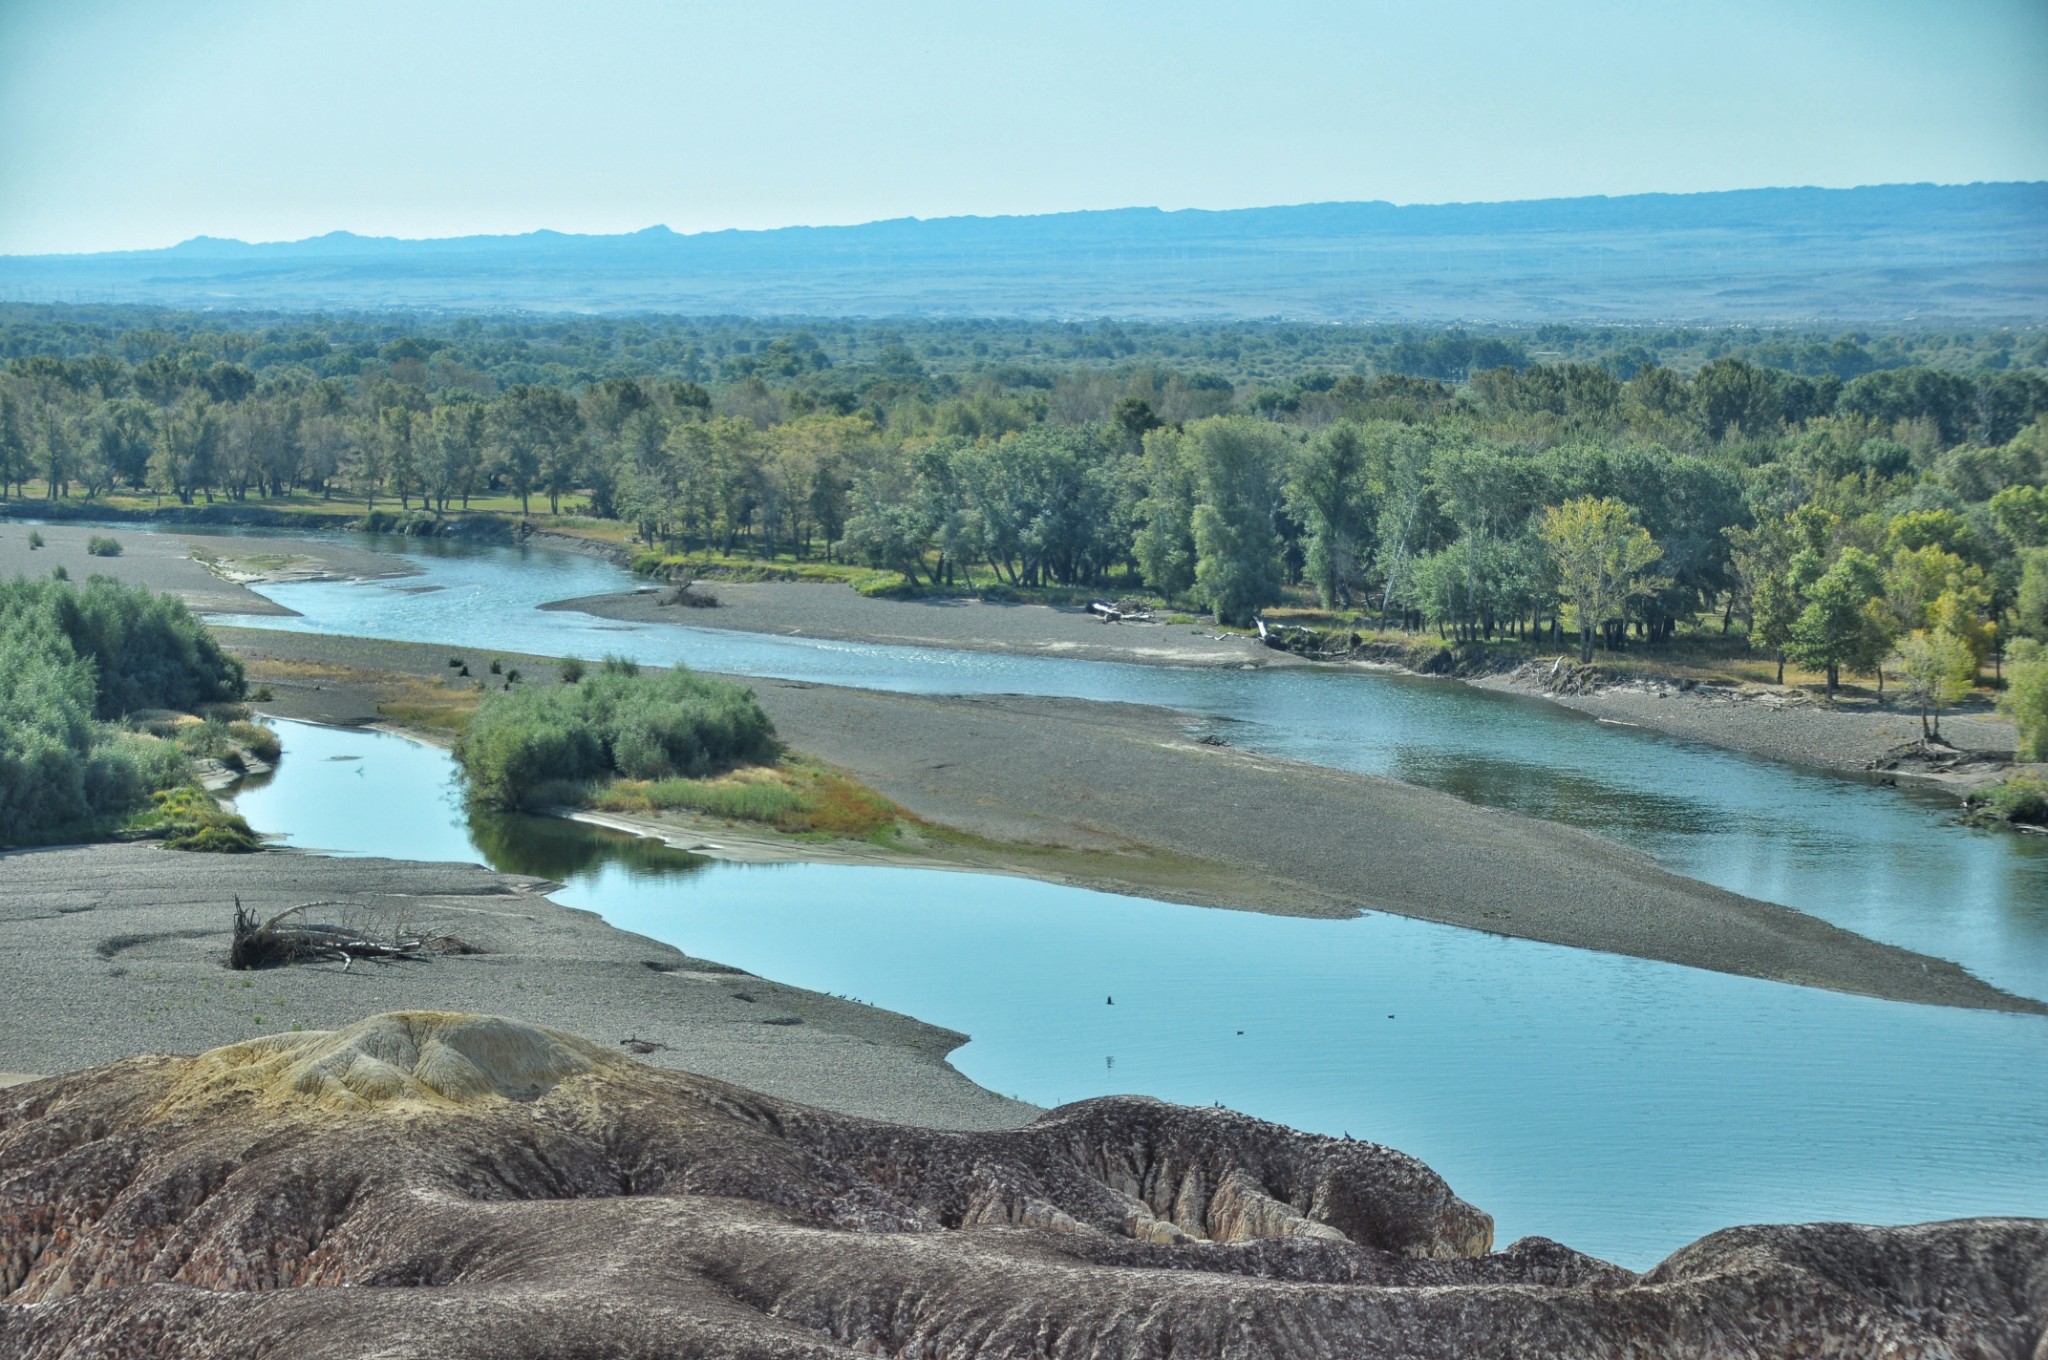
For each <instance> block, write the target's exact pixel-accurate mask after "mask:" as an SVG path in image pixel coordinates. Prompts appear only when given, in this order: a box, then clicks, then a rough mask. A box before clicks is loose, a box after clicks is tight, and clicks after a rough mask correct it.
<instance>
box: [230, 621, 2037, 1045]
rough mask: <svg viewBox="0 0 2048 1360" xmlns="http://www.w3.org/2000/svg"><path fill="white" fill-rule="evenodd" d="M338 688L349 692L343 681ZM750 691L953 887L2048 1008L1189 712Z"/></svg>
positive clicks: (1606, 849)
mask: <svg viewBox="0 0 2048 1360" xmlns="http://www.w3.org/2000/svg"><path fill="white" fill-rule="evenodd" d="M220 635H221V637H222V638H223V640H224V641H226V642H227V644H228V645H229V646H230V647H231V648H232V649H233V650H235V651H236V652H237V653H239V654H241V655H243V656H244V657H245V658H247V659H249V660H250V661H251V663H252V666H254V667H256V668H257V669H258V670H259V671H260V672H261V673H266V674H267V673H269V670H268V669H266V668H274V667H276V666H278V665H279V664H283V665H288V666H290V667H296V668H299V669H298V676H299V678H298V679H297V680H295V681H293V682H291V683H283V682H275V681H274V682H272V700H271V701H270V702H269V703H267V704H266V705H264V707H265V708H266V709H268V710H269V711H274V712H277V713H279V714H280V715H282V716H286V717H301V718H308V719H313V720H317V721H327V722H368V721H377V720H380V719H382V718H383V717H384V715H382V714H381V713H380V712H379V708H378V705H379V702H380V698H379V690H378V682H377V676H378V675H379V674H380V673H382V674H387V675H391V676H409V677H411V680H410V681H409V683H411V684H413V685H420V684H438V683H440V679H439V677H444V676H445V675H446V674H447V651H448V649H446V648H444V647H427V646H423V645H418V644H410V643H397V642H382V641H372V640H366V639H357V638H333V637H318V636H309V635H300V634H277V633H266V632H262V631H260V630H243V629H223V630H220ZM508 659H512V658H510V657H509V655H508ZM517 660H518V664H519V666H520V668H521V670H522V672H523V673H524V674H525V675H526V677H527V679H528V682H529V683H542V684H544V683H551V682H552V681H553V679H554V671H553V666H552V663H550V662H548V661H547V660H545V659H544V658H517ZM323 667H325V668H331V669H329V670H327V671H325V672H324V674H326V675H327V676H329V677H330V678H329V679H324V680H323V679H322V678H320V677H321V675H322V674H323V672H322V671H321V670H320V668H323ZM392 683H394V684H402V683H408V682H406V681H402V680H393V681H392ZM744 683H747V684H750V685H752V686H753V688H754V690H755V692H756V693H757V694H758V695H759V696H760V698H761V701H762V703H763V705H764V706H765V707H766V708H767V709H768V711H769V713H770V715H771V716H772V717H773V718H774V720H775V723H776V727H777V729H778V731H779V732H780V733H781V735H782V737H783V739H784V740H785V741H787V742H788V743H790V745H792V746H793V747H795V748H796V749H798V750H800V751H803V752H805V753H807V754H809V755H812V756H815V757H817V758H819V759H822V760H824V761H827V762H829V763H831V764H833V765H836V766H839V767H840V768H842V769H844V770H847V771H848V772H850V773H852V774H853V775H855V776H856V777H857V778H859V779H860V780H861V781H862V782H864V783H866V784H867V785H869V786H870V787H872V788H874V789H876V790H877V791H879V792H881V793H882V794H884V795H885V796H887V797H889V798H890V799H892V800H894V801H895V802H896V803H897V804H899V805H900V806H902V807H904V808H905V809H906V810H908V811H909V812H910V813H911V814H913V815H914V816H915V817H916V818H918V819H920V820H921V821H922V822H923V823H924V824H925V825H927V826H928V827H930V828H933V834H932V835H931V836H930V838H929V843H928V844H927V845H925V846H924V847H922V848H921V853H922V854H923V856H924V858H925V862H927V863H931V864H934V865H951V866H954V867H970V868H981V869H993V870H999V871H1002V872H1011V873H1020V874H1026V875H1029V876H1032V877H1037V878H1043V879H1047V880H1050V881H1055V882H1065V883H1073V884H1077V885H1081V886H1087V887H1095V888H1100V889H1103V890H1106V891H1111V892H1120V893H1127V894H1132V895H1137V896H1144V897H1153V898H1158V899H1161V900H1166V901H1177V902H1188V903H1193V904H1198V905H1205V906H1220V907H1231V908H1238V909H1248V910H1260V911H1279V912H1287V913H1296V914H1313V915H1349V914H1352V913H1354V912H1356V911H1360V910H1372V911H1386V912H1390V913H1393V914H1397V915H1403V916H1412V917H1417V918H1420V919H1424V920H1430V921H1437V922H1441V923H1444V924H1448V925H1456V926H1462V927H1466V928H1468V929H1473V930H1484V931H1490V932H1493V933H1496V934H1501V935H1510V936H1517V937H1520V938H1525V939H1532V940H1542V941H1546V942H1549V943H1553V944H1563V945H1570V946H1573V947H1577V948H1583V949H1598V950H1604V951H1607V952H1611V953H1619V954H1629V955H1633V956H1635V957H1639V958H1648V959H1657V960H1661V961H1664V962H1669V963H1678V964H1684V965H1687V966H1691V967H1697V968H1708V969H1713V970H1715V971H1718V972H1726V973H1735V974H1741V975H1744V976H1749V977H1760V978H1766V979H1771V980H1776V981H1783V982H1794V983H1800V984H1803V985H1809V986H1818V987H1825V988H1830V989H1833V990H1837V991H1847V992H1858V993H1863V994H1867V995H1872V996H1880V997H1886V998H1890V999H1894V1000H1909V1001H1920V1002H1928V1003H1933V1004H1940V1005H1957V1006H1968V1007H1978V1008H1990V1009H2016V1010H2029V1011H2037V1010H2041V1009H2043V1007H2042V1006H2041V1003H2039V1002H2034V1001H2029V1000H2025V999H2022V998H2018V997H2013V996H2011V995H2008V994H2007V993H2004V992H2001V991H1999V990H1997V989H1995V988H1993V987H1991V986H1989V985H1988V984H1986V983H1984V982H1982V981H1980V980H1978V979H1976V978H1974V977H1971V976H1970V975H1969V974H1968V973H1967V972H1965V971H1964V970H1963V969H1961V968H1959V967H1957V966H1956V965H1955V964H1953V963H1950V962H1947V961H1945V960H1940V959H1934V958H1930V957H1927V956H1925V955H1920V954H1915V953H1912V952H1910V951H1907V950H1903V949H1898V948H1895V947H1893V946H1890V945H1886V944H1881V943H1879V942H1877V941H1874V940H1870V939H1867V938H1865V937H1863V936H1860V935H1856V934H1853V933H1851V932H1849V931H1845V930H1841V929H1839V928H1837V927H1835V926H1832V925H1829V924H1828V923H1826V922H1825V921H1822V920H1820V919H1818V918H1816V917H1813V916H1809V915H1806V914H1805V913H1802V912H1797V911H1793V910H1790V909H1788V908H1785V907H1781V906H1776V905H1773V904H1771V903H1767V902H1760V901H1756V900H1755V899H1751V898H1745V897H1741V896H1738V895H1736V894H1733V893H1728V892H1724V891H1722V890H1720V889H1718V888H1714V887H1711V886H1709V885H1707V884H1703V883H1700V882H1698V881H1696V880H1693V879H1688V878H1682V877H1679V876H1677V875H1674V874H1670V873H1666V872H1665V871H1663V870H1662V869H1659V868H1658V867H1657V866H1656V865H1655V864H1654V863H1653V862H1652V861H1651V860H1650V859H1649V858H1648V857H1647V856H1644V855H1642V854H1639V853H1637V852H1636V851H1633V850H1629V849H1626V848H1624V847H1622V846H1619V845H1616V844H1614V843H1613V842H1611V841H1607V840H1605V839H1603V838H1601V837H1598V836H1594V835H1590V834H1588V833H1585V832H1581V831H1576V830H1573V829H1571V828H1567V827H1562V826H1558V825H1555V824H1553V823H1549V822H1543V821H1538V820H1535V819H1532V818H1527V817H1521V816H1516V815H1513V814H1510V813H1504V812H1498V811H1493V810H1490V809H1486V808H1480V807H1475V806H1473V805H1472V804H1469V803H1465V802H1462V801H1460V800H1459V799H1456V798H1453V797H1451V796H1449V795H1446V794H1439V793H1435V792H1432V791H1430V790H1426V789H1420V788H1416V787H1414V786H1411V785H1407V784H1401V783H1397V782H1394V781H1391V780H1385V779H1377V778H1373V777H1370V776H1366V775H1358V774H1351V773H1348V772H1345V771H1339V770H1333V769H1328V768H1325V767H1322V766H1315V765H1305V764H1299V763H1296V762H1291V761H1286V760H1280V759H1277V758H1273V757H1268V756H1261V755H1255V754H1252V753H1250V752H1246V751H1242V750H1238V749H1235V748H1229V747H1214V746H1209V745H1205V744H1202V743H1201V742H1199V741H1197V740H1195V739H1194V738H1193V737H1192V735H1191V734H1190V733H1189V731H1188V728H1187V724H1188V719H1187V718H1186V717H1185V716H1184V715H1181V714H1178V713H1174V712H1172V711H1170V710H1166V709H1158V708H1147V707H1142V706H1137V705H1127V704H1102V703H1091V702H1087V701H1083V700H1063V699H1044V698H1033V697H1028V696H1017V695H1004V696H969V697H959V696H923V695H902V694H888V693H881V692H876V691H869V690H853V689H840V688H835V687H831V686H823V685H809V684H801V683H796V682H790V681H777V680H746V681H744ZM315 686H318V687H317V688H315ZM661 834H663V835H664V837H665V838H670V839H678V840H680V841H682V842H683V843H687V838H689V837H693V836H695V837H704V836H705V831H704V829H703V828H702V827H701V826H696V825H687V826H686V825H677V826H675V827H672V828H670V829H669V830H665V831H662V833H661ZM744 834H754V833H752V832H751V831H749V832H746V833H744ZM1446 846H1455V847H1457V853H1456V854H1446V853H1445V851H1444V848H1445V847H1446ZM812 853H814V852H812V851H809V850H806V851H805V852H804V853H803V854H802V855H801V856H800V857H811V854H812Z"/></svg>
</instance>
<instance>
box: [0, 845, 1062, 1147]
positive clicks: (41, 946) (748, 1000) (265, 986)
mask: <svg viewBox="0 0 2048 1360" xmlns="http://www.w3.org/2000/svg"><path fill="white" fill-rule="evenodd" d="M553 886H554V885H552V884H549V883H547V882H545V881H543V880H537V879H531V878H523V877H519V876H516V875H508V874H498V873H493V872H491V871H490V870H488V869H483V868H480V867H477V866H473V865H462V864H412V863H404V862H400V861H393V860H381V859H331V858H324V857H321V856H316V855H307V854H301V853H298V852H296V851H291V850H266V851H263V852H261V853H259V854H254V855H193V854H177V853H174V852H170V851H164V850H159V849H156V848H155V847H153V846H148V845H100V846H85V847H72V848H65V849H50V850H29V851H18V852H14V853H10V854H6V855H0V941H4V942H0V997H5V998H6V1003H5V1006H4V1011H0V1070H7V1071H15V1072H64V1071H70V1070H72V1069H74V1068H79V1067H87V1066H91V1065H93V1064H96V1063H105V1062H112V1061H114V1060H116V1059H119V1058H124V1057H127V1056H129V1055H131V1054H135V1053H144V1052H165V1051H183V1052H193V1051H197V1050H200V1049H206V1048H213V1047H216V1046H218V1045H221V1044H226V1043H233V1042H237V1041H239V1040H242V1039H247V1038H251V1037H253V1036H255V1035H258V1034H264V1033H268V1032H271V1031H273V1030H279V1029H283V1030H290V1029H291V1028H292V1027H294V1026H302V1027H304V1028H306V1029H331V1028H339V1027H342V1026H345V1025H348V1024H352V1023H354V1022H355V1021H357V1020H360V1019H361V1018H362V1017H364V1016H366V1015H371V1014H375V1013H377V1012H380V1011H388V1010H392V1009H413V1008H426V1009H436V1010H481V1011H512V1012H517V1013H519V1014H523V1015H526V1016H530V1017H532V1018H533V1019H534V1020H535V1021H536V1022H538V1023H542V1024H545V1025H548V1026H550V1027H551V1028H555V1029H560V1030H564V1031H567V1032H570V1033H574V1034H579V1035H582V1036H583V1037H585V1038H586V1039H589V1040H590V1041H592V1042H594V1043H596V1044H598V1045H600V1046H605V1047H610V1048H618V1045H619V1041H620V1040H622V1039H629V1038H635V1039H639V1040H641V1041H643V1042H647V1043H652V1044H656V1045H660V1047H659V1048H657V1049H655V1050H654V1052H653V1053H651V1054H650V1055H649V1057H648V1061H650V1062H653V1063H656V1064H659V1065H673V1066H680V1067H687V1068H689V1069H690V1070H692V1071H696V1072H702V1073H706V1074H708V1075H712V1076H717V1077H719V1078H721V1079H724V1080H729V1081H735V1082H740V1083H743V1084H745V1085H748V1086H750V1087H753V1088H755V1089H757V1090H762V1091H768V1092H772V1093H775V1094H777V1095H781V1096H786V1097H788V1098H790V1099H796V1100H802V1101H805V1102H808V1103H811V1104H817V1105H824V1106H828V1107H830V1108H833V1109H838V1110H844V1111H847V1112H849V1113H854V1114H862V1115H867V1116H871V1117H875V1118H888V1119H901V1120H916V1121H919V1122H924V1123H931V1124H937V1125H941V1126H951V1127H971V1128H985V1127H990V1126H1000V1125H1007V1124H1014V1123H1017V1122H1020V1121H1021V1120H1023V1119H1026V1118H1029V1117H1030V1115H1031V1114H1032V1113H1034V1111H1033V1109H1032V1107H1030V1106H1027V1105H1021V1104H1018V1103H1017V1102H1015V1101H1010V1100H1005V1099H1003V1098H1001V1097H999V1096H996V1095H994V1094H992V1093H990V1092H987V1091H984V1090H982V1089H981V1088H980V1087H978V1086H976V1085H974V1084H973V1083H972V1082H970V1081H968V1080H967V1079H966V1078H965V1077H963V1076H961V1075H960V1074H959V1073H958V1072H957V1071H955V1070H954V1069H953V1068H952V1067H950V1066H949V1065H947V1063H946V1061H945V1058H946V1054H948V1053H950V1052H951V1051H952V1050H953V1049H955V1048H957V1047H959V1046H960V1045H961V1044H962V1043H965V1042H966V1036H965V1035H961V1034H956V1033H954V1032H952V1031H951V1030H945V1029H940V1028H938V1027H936V1026H933V1025H927V1024H924V1023H922V1022H920V1021H917V1020H913V1019H910V1018H908V1017H906V1016H901V1015H896V1014H894V1013H892V1012H889V1011H883V1010H879V1009H877V1008H875V1007H872V1006H863V1005H859V1004H856V1003H853V1002H846V1001H840V1000H836V999H834V998H832V997H828V996H821V995H818V994H816V993H812V992H805V991H802V990H800V989H797V988H793V987H784V986H782V985H781V984H779V983H775V982H770V981H768V980H766V979H763V978H757V977H752V976H749V975H747V974H744V973H740V972H738V971H736V970H734V969H731V968H727V967H725V966H724V965H722V964H718V963H714V962H711V961H708V960H703V959H693V958H689V957H687V956H685V955H683V954H681V953H679V952H678V951H676V950H675V949H673V948H672V947H670V946H668V945H665V944H660V943H657V942H656V941H653V940H649V939H646V938H644V937H642V936H638V935H632V934H628V933H627V932H625V931H621V930H618V929H615V928H614V927H612V926H610V925H607V924H606V923H605V922H604V921H603V920H602V919H600V918H599V917H597V916H595V915H593V914H591V913H589V912H584V911H576V910H573V909H571V908H568V907H563V906H560V905H558V904H556V903H555V902H552V901H550V900H549V899H548V898H547V897H546V896H545V893H546V892H547V891H548V890H549V889H550V888H551V887H553ZM238 900H239V901H240V903H241V904H242V906H244V907H245V908H247V909H249V910H251V911H254V912H256V913H258V914H261V915H266V916H267V915H271V914H274V913H276V912H279V911H283V910H285V909H286V908H288V907H293V906H297V905H299V904H301V903H308V902H317V903H321V904H323V905H322V906H321V907H320V908H319V909H318V912H317V913H316V915H317V916H319V917H322V918H326V919H330V920H334V921H338V922H345V923H348V924H350V925H352V926H357V927H359V928H363V929H367V930H371V931H380V930H381V931H385V932H390V931H394V930H396V929H398V928H399V927H401V926H402V927H403V928H404V929H405V931H406V933H408V934H414V935H437V936H438V935H445V936H452V937H454V938H456V939H459V940H460V941H462V942H463V943H464V945H465V946H466V947H469V948H473V949H477V950H480V951H482V952H478V953H469V954H442V955H439V956H436V957H431V958H427V959H423V960H419V961H416V962H395V963H385V964H364V963H357V964H355V965H354V966H352V967H350V968H348V969H346V970H344V969H343V968H342V967H341V965H340V964H338V963H336V964H300V965H297V966H294V967H290V968H278V969H268V970H263V971H259V972H249V973H235V972H230V971H228V970H227V968H226V967H225V963H224V961H225V958H226V954H227V946H228V939H229V934H230V928H231V925H232V920H233V913H234V908H235V903H236V902H237V901H238ZM766 1020H773V1021H776V1022H777V1023H773V1024H764V1023H763V1021H766ZM792 1021H794V1022H797V1023H791V1022H792ZM619 1051H621V1052H623V1051H624V1050H623V1049H619Z"/></svg>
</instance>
